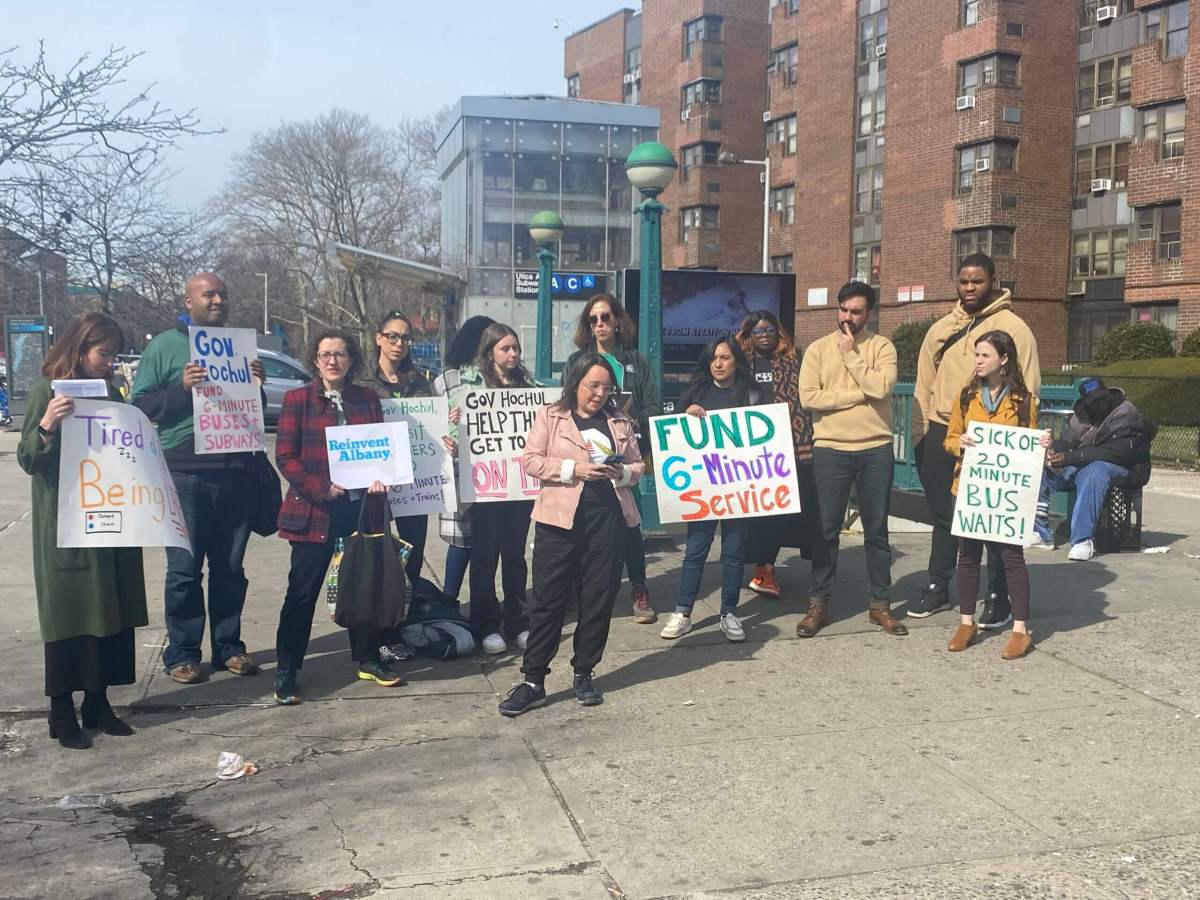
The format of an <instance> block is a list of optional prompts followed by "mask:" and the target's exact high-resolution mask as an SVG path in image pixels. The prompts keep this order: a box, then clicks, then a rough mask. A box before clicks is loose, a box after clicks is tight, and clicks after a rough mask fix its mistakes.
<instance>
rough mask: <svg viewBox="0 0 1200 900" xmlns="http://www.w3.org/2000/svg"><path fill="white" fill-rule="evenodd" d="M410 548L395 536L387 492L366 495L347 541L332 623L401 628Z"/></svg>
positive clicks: (376, 628)
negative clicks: (352, 531)
mask: <svg viewBox="0 0 1200 900" xmlns="http://www.w3.org/2000/svg"><path fill="white" fill-rule="evenodd" d="M411 552H412V545H411V544H408V543H406V542H404V541H402V540H400V539H399V538H398V537H396V536H395V535H394V534H393V533H392V516H391V511H390V509H389V508H388V503H387V495H386V494H378V495H375V494H368V495H367V497H366V498H365V499H364V500H363V502H362V508H361V510H360V511H359V514H358V529H357V530H356V531H355V532H354V533H353V534H351V535H350V536H349V537H347V538H346V539H345V544H344V546H343V550H342V558H341V560H340V561H339V565H338V570H337V576H336V577H337V604H336V610H335V613H334V617H333V621H334V622H336V623H337V624H338V625H340V626H342V627H343V628H370V629H373V630H376V631H385V630H389V629H394V628H399V627H400V626H401V625H403V624H404V618H405V616H406V615H407V613H408V598H409V586H408V576H407V575H406V574H405V572H404V563H405V561H406V560H407V559H408V554H409V553H411Z"/></svg>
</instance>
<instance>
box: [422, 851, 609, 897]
mask: <svg viewBox="0 0 1200 900" xmlns="http://www.w3.org/2000/svg"><path fill="white" fill-rule="evenodd" d="M602 868H603V866H602V865H601V863H600V861H599V860H596V859H589V860H586V861H584V862H573V863H563V864H562V865H561V866H550V867H548V868H543V869H513V870H509V871H505V872H490V873H481V874H479V875H463V876H461V877H459V878H443V879H441V880H436V881H411V882H408V883H406V885H405V887H406V888H418V887H452V886H454V885H460V884H475V883H482V882H487V881H498V880H500V879H504V878H527V877H529V876H544V877H551V876H555V875H590V874H592V872H593V871H594V870H597V869H602ZM596 874H601V873H599V872H597V873H596ZM614 896H617V897H623V896H624V895H623V894H614Z"/></svg>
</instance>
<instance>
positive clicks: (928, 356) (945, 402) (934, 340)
mask: <svg viewBox="0 0 1200 900" xmlns="http://www.w3.org/2000/svg"><path fill="white" fill-rule="evenodd" d="M968 324H969V325H970V330H969V331H968V332H967V333H966V334H965V335H963V336H962V337H961V338H959V339H958V340H957V341H956V342H955V343H954V344H953V346H951V347H950V348H949V349H948V350H946V352H945V355H943V356H942V358H941V360H940V361H939V360H938V359H937V354H938V351H939V350H941V348H942V344H944V343H945V342H946V339H947V338H949V337H950V336H951V335H953V334H954V333H955V332H957V331H958V330H959V329H961V328H963V327H965V326H967V325H968ZM989 331H1006V332H1008V334H1009V335H1010V336H1011V337H1012V339H1013V341H1014V342H1015V343H1016V345H1017V363H1018V364H1019V365H1020V366H1021V374H1022V375H1023V376H1024V377H1025V384H1026V386H1027V387H1028V388H1029V390H1030V392H1031V393H1032V394H1033V395H1034V396H1035V397H1036V396H1038V395H1039V394H1040V393H1041V391H1042V373H1041V368H1040V366H1041V363H1040V362H1039V361H1038V350H1037V339H1036V338H1035V337H1034V336H1033V332H1032V331H1031V330H1030V329H1029V326H1028V325H1026V324H1025V321H1024V320H1023V319H1022V318H1021V317H1020V316H1018V315H1017V314H1016V313H1014V312H1013V311H1012V295H1011V294H1010V293H1009V292H1008V291H1001V292H1000V294H999V295H997V297H996V298H995V299H994V300H993V301H992V302H991V303H990V304H988V305H987V306H986V307H985V308H984V309H982V310H981V311H980V312H978V313H976V314H975V315H974V316H972V315H971V314H970V313H968V312H967V311H966V310H964V309H963V308H962V303H956V304H955V306H954V309H953V310H951V311H950V312H949V313H947V314H946V315H944V316H942V318H940V319H938V320H937V321H936V322H934V323H933V325H932V326H931V327H930V329H929V332H928V333H927V334H926V335H925V340H924V342H923V343H922V344H921V355H920V357H919V358H918V361H917V382H916V386H915V388H914V391H913V405H912V439H913V443H914V445H915V444H916V442H917V441H919V440H921V438H923V437H924V436H925V432H926V431H928V430H929V423H930V422H937V423H939V424H941V425H948V424H949V423H950V413H951V410H952V409H953V407H954V406H955V405H956V404H957V403H958V396H959V393H960V392H961V391H962V389H963V385H965V384H967V382H969V381H970V380H971V379H972V378H974V377H975V340H976V339H977V338H979V337H980V336H982V335H984V334H986V333H987V332H989Z"/></svg>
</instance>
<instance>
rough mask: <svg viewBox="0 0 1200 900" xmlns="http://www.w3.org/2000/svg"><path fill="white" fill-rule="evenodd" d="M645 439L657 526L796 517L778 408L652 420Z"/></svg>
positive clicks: (787, 432) (792, 461)
mask: <svg viewBox="0 0 1200 900" xmlns="http://www.w3.org/2000/svg"><path fill="white" fill-rule="evenodd" d="M650 435H651V446H652V448H653V449H652V457H653V459H654V464H655V468H656V472H655V481H656V483H657V492H658V493H657V496H658V515H659V519H660V520H661V521H663V522H700V521H704V520H706V519H743V518H748V517H752V516H781V515H788V514H791V513H798V512H800V488H799V485H798V484H797V481H796V456H795V451H794V450H793V448H792V423H791V415H790V413H789V411H788V407H787V404H786V403H772V404H769V405H766V406H743V407H738V408H737V409H721V410H712V411H710V412H709V413H708V414H707V415H706V416H704V417H703V418H699V417H696V416H689V415H686V414H685V415H670V416H656V417H655V418H653V419H651V420H650Z"/></svg>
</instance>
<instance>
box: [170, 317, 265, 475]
mask: <svg viewBox="0 0 1200 900" xmlns="http://www.w3.org/2000/svg"><path fill="white" fill-rule="evenodd" d="M257 340H258V339H257V336H256V335H255V332H254V329H252V328H210V327H207V326H200V325H192V326H190V327H189V328H188V350H189V354H190V357H191V360H192V362H194V363H195V364H196V365H198V366H204V369H205V371H206V373H207V375H206V377H205V379H204V381H202V382H201V383H200V384H198V385H196V387H195V388H194V389H193V390H192V414H193V415H194V416H195V423H196V426H195V441H196V444H195V446H196V452H197V453H253V452H254V451H256V450H262V449H263V446H264V444H265V442H266V425H265V424H264V422H263V408H262V392H261V389H260V387H259V385H258V383H257V382H256V381H255V380H254V378H253V377H252V376H251V374H250V363H251V361H252V360H255V359H258V343H257Z"/></svg>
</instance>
